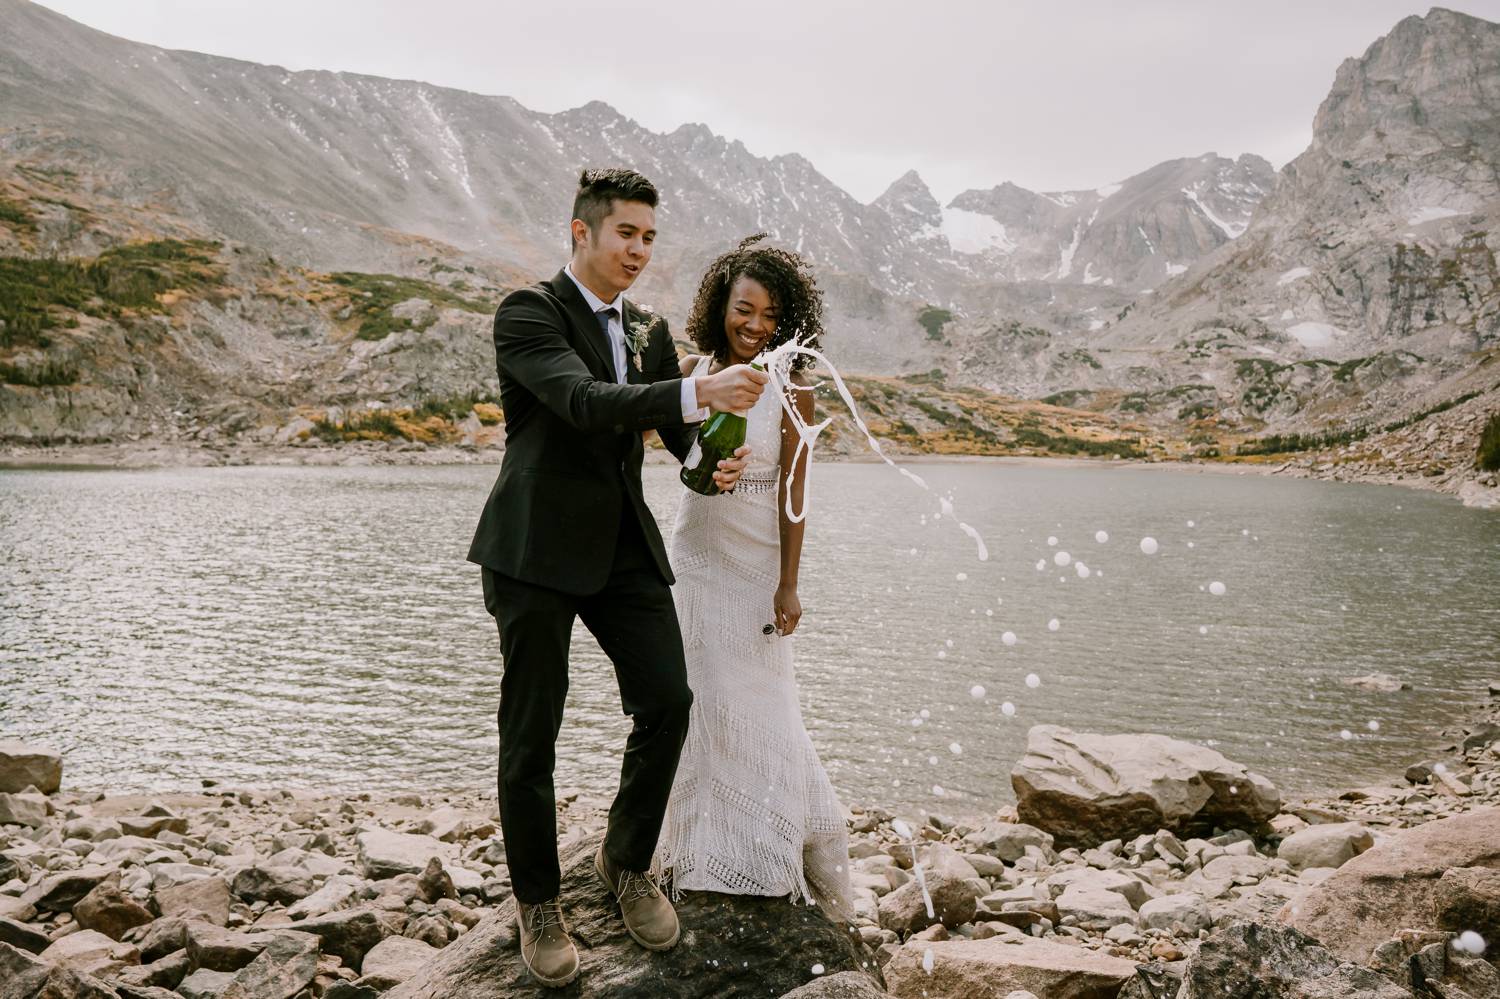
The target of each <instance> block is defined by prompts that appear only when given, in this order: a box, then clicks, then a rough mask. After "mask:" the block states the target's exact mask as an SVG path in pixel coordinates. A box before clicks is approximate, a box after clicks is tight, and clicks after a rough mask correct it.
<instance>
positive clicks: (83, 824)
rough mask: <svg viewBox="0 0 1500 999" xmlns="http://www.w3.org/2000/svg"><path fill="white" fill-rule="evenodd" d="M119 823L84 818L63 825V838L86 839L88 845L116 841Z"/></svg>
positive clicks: (118, 833) (119, 831)
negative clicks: (109, 840)
mask: <svg viewBox="0 0 1500 999" xmlns="http://www.w3.org/2000/svg"><path fill="white" fill-rule="evenodd" d="M120 835H121V830H120V823H118V822H116V821H115V820H114V819H104V818H93V817H92V816H84V817H83V818H79V819H73V820H71V821H69V822H66V823H64V824H63V836H65V837H66V838H68V839H86V840H88V841H89V842H90V843H102V842H104V841H105V840H107V839H118V838H119V837H120Z"/></svg>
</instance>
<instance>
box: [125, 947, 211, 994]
mask: <svg viewBox="0 0 1500 999" xmlns="http://www.w3.org/2000/svg"><path fill="white" fill-rule="evenodd" d="M192 970H193V969H192V962H190V961H189V960H188V955H187V951H185V950H175V951H173V952H172V953H170V954H167V955H165V956H163V957H160V958H158V959H157V960H155V961H152V962H151V963H150V964H141V965H137V966H135V967H133V968H125V969H123V970H122V971H120V972H119V973H118V974H117V975H115V979H114V980H115V982H116V984H120V983H123V984H127V985H139V986H144V987H149V988H162V989H175V988H177V986H178V985H179V984H181V983H182V980H183V979H184V978H186V977H187V975H188V972H189V971H192Z"/></svg>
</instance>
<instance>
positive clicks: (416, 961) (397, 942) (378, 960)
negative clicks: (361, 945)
mask: <svg viewBox="0 0 1500 999" xmlns="http://www.w3.org/2000/svg"><path fill="white" fill-rule="evenodd" d="M438 953H439V950H438V948H436V947H433V946H431V945H429V944H425V943H423V942H422V941H420V940H412V939H409V938H407V937H387V938H386V939H384V940H382V941H380V942H379V943H378V944H376V945H375V946H374V947H372V948H371V949H370V952H369V953H368V954H366V955H365V959H364V963H363V964H362V965H361V966H360V973H361V979H362V980H363V979H370V978H379V979H381V980H382V981H387V982H390V984H391V985H392V986H395V985H399V984H401V983H402V982H404V981H406V980H407V979H409V978H412V977H414V976H415V975H416V974H417V973H418V972H419V971H421V970H422V969H423V968H424V967H426V966H427V964H428V963H429V962H430V961H431V960H432V959H433V958H434V957H436V956H437V955H438Z"/></svg>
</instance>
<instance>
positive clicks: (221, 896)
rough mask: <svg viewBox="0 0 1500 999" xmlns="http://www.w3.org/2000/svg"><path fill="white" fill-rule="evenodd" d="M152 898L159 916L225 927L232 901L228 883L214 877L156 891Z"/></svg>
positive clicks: (181, 883)
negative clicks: (194, 920) (196, 919)
mask: <svg viewBox="0 0 1500 999" xmlns="http://www.w3.org/2000/svg"><path fill="white" fill-rule="evenodd" d="M154 899H155V901H156V908H157V911H158V912H160V913H161V914H162V915H163V916H182V917H185V918H198V919H202V920H203V921H205V922H209V923H213V924H214V925H215V926H225V925H228V923H229V907H230V904H231V903H232V901H233V897H232V895H231V894H230V891H229V882H227V881H225V880H224V879H223V878H221V877H218V876H216V875H215V876H210V877H205V878H194V879H192V880H191V881H182V882H179V883H178V884H175V885H169V886H167V887H165V888H160V889H158V890H157V892H156V894H155V896H154Z"/></svg>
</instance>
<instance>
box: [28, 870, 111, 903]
mask: <svg viewBox="0 0 1500 999" xmlns="http://www.w3.org/2000/svg"><path fill="white" fill-rule="evenodd" d="M114 873H115V869H114V868H113V867H103V866H92V867H79V868H76V869H74V870H71V871H62V872H60V873H57V874H53V875H49V876H48V877H45V878H43V879H42V880H41V882H39V883H38V884H37V885H36V886H35V887H33V888H29V889H27V891H26V893H25V894H24V895H22V896H21V900H22V901H23V902H25V903H26V904H28V905H33V906H35V907H36V908H37V910H38V911H41V912H67V911H68V910H69V909H72V908H73V906H74V905H76V904H77V903H78V901H79V900H80V899H81V898H83V896H85V895H87V894H88V893H89V892H91V891H93V890H94V887H95V886H96V885H98V884H99V882H101V881H103V880H104V879H105V878H107V877H109V876H110V875H111V874H114Z"/></svg>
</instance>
